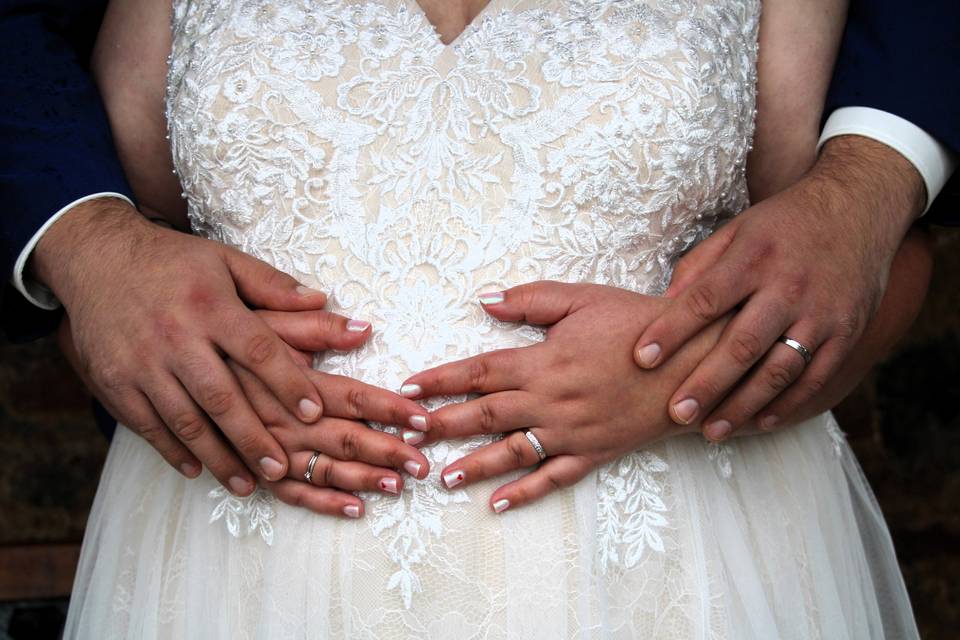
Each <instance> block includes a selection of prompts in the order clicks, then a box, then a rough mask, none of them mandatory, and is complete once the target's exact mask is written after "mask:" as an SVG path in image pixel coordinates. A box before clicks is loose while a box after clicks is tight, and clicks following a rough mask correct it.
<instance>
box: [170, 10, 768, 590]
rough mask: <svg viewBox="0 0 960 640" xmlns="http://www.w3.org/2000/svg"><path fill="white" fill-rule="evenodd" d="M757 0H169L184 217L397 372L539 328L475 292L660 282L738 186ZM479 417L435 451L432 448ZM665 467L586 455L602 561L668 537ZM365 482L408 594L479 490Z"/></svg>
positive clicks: (367, 374) (228, 501) (731, 204)
mask: <svg viewBox="0 0 960 640" xmlns="http://www.w3.org/2000/svg"><path fill="white" fill-rule="evenodd" d="M758 17H759V2H758V0H738V1H733V2H728V1H721V0H647V1H637V0H554V1H543V2H534V1H524V0H514V1H511V0H491V2H490V3H489V5H488V6H487V7H486V8H485V9H484V10H483V12H482V13H481V14H480V15H479V16H478V17H477V19H476V20H475V21H474V23H473V24H472V25H471V26H469V27H468V28H467V30H466V31H465V32H464V33H463V34H462V35H461V36H459V37H458V38H457V39H456V40H455V41H454V42H453V43H451V44H450V45H449V46H445V45H443V44H442V42H441V41H440V39H439V37H438V35H437V34H436V33H435V31H434V30H433V29H432V28H431V26H430V24H429V23H428V22H427V20H426V19H425V17H424V14H423V12H422V11H421V10H420V9H419V7H418V5H417V4H416V3H415V2H412V1H409V2H391V1H389V0H383V1H381V2H352V1H349V0H314V1H308V0H271V1H266V0H236V1H232V2H224V1H219V2H214V1H212V0H209V1H204V0H177V1H176V2H175V3H174V20H173V35H174V38H173V55H172V57H171V65H170V71H169V87H168V102H167V109H168V113H167V115H168V121H169V130H170V137H171V143H172V148H173V157H174V162H175V166H176V169H177V172H178V173H179V176H180V179H181V181H182V184H183V188H184V197H186V199H187V201H188V205H189V215H190V220H191V222H192V224H193V225H194V228H195V230H196V231H197V232H199V233H202V234H204V235H206V236H209V237H211V238H215V239H217V240H219V241H222V242H224V243H227V244H229V245H232V246H235V247H237V248H239V249H241V250H243V251H245V252H248V253H250V254H252V255H254V256H257V257H259V258H261V259H263V260H266V261H267V262H270V263H272V264H273V265H275V266H277V267H278V268H280V269H282V270H284V271H286V272H288V273H290V274H291V275H293V276H294V277H296V278H297V279H298V280H300V281H301V282H303V283H304V284H307V285H310V286H315V287H318V288H320V289H323V290H325V291H328V292H330V293H331V294H332V295H331V308H332V309H333V310H336V311H339V312H341V313H344V314H345V315H348V316H350V317H354V318H361V319H365V320H369V321H371V322H372V323H373V325H374V329H375V332H374V334H373V337H372V338H371V340H370V342H369V343H368V344H367V345H366V346H364V347H363V348H361V349H358V350H356V351H353V352H350V353H345V354H328V355H325V356H324V357H323V358H322V359H320V360H319V361H318V362H317V366H319V367H322V368H324V369H326V370H330V371H336V372H340V373H345V374H347V375H351V376H354V377H356V378H359V379H362V380H364V381H366V382H370V383H372V384H378V385H382V386H385V387H388V388H396V387H397V386H398V384H399V383H400V382H401V381H402V380H403V379H404V378H405V377H407V376H408V375H410V374H411V373H413V372H416V371H418V370H422V369H423V368H425V367H428V366H431V365H434V364H438V363H440V362H442V361H449V360H452V359H458V358H462V357H465V356H469V355H474V354H476V353H480V352H482V351H486V350H490V349H494V348H501V347H505V346H516V345H525V344H530V343H531V342H533V341H535V340H538V339H540V336H541V334H540V332H539V331H537V330H535V329H531V328H528V327H516V326H508V325H504V324H500V323H496V322H494V321H492V320H491V319H489V317H488V316H486V315H485V314H484V313H483V312H482V310H481V309H480V308H479V306H478V305H477V304H476V302H475V301H476V299H477V296H478V293H479V292H481V291H483V290H485V289H492V288H496V289H501V288H504V287H507V286H511V285H515V284H519V283H522V282H526V281H531V280H537V279H551V280H562V281H569V282H595V283H603V284H610V285H615V286H619V287H624V288H628V289H632V290H636V291H641V292H645V293H657V292H660V291H662V290H663V289H664V288H665V287H666V285H667V283H668V280H669V277H670V273H671V268H672V265H673V264H674V262H675V260H676V259H677V258H678V257H679V256H680V255H681V253H682V252H683V251H685V250H686V249H688V248H689V247H691V246H692V245H693V244H694V243H696V242H697V241H699V240H701V239H702V238H704V237H705V236H706V235H708V234H709V233H710V232H711V231H712V230H713V229H714V227H715V225H716V224H717V223H718V221H719V220H721V219H723V218H725V217H729V216H732V215H734V214H736V213H737V212H738V211H740V210H741V209H743V208H744V207H745V206H746V204H747V192H746V182H745V175H744V170H745V160H746V155H747V152H748V149H749V146H750V140H751V135H752V127H753V116H754V102H755V101H754V84H755V67H756V59H755V58H756V31H757V23H758ZM486 441H487V440H485V439H483V438H478V439H475V440H473V441H471V442H467V443H441V444H438V445H435V446H433V447H430V448H427V449H426V450H425V454H426V455H427V456H428V458H429V459H430V460H431V465H432V467H433V469H434V471H435V472H436V471H438V470H439V469H440V468H442V467H443V466H444V465H445V464H448V463H450V462H452V461H453V460H455V459H457V458H458V457H460V456H462V455H463V453H464V452H465V451H466V450H468V449H470V448H472V447H475V446H478V445H479V444H481V443H483V442H486ZM711 451H712V453H711V455H713V457H715V458H717V459H718V460H720V462H721V463H725V464H729V462H725V459H724V456H723V455H722V452H720V451H719V450H718V449H716V448H714V449H713V450H711ZM667 469H668V462H667V461H666V460H665V459H664V457H663V455H662V454H661V453H658V452H657V450H655V449H654V450H650V451H645V452H638V453H636V454H633V455H631V456H627V457H626V458H624V459H623V460H621V461H619V462H617V463H615V464H612V465H610V466H609V467H607V468H606V469H603V470H601V471H600V473H599V475H598V477H597V478H594V479H592V482H594V483H595V484H596V489H595V491H596V498H595V501H596V504H597V513H596V518H597V536H598V540H599V543H598V549H599V551H598V554H599V555H598V558H599V560H598V562H599V565H600V566H602V567H608V566H611V565H617V566H620V567H632V566H636V564H637V563H638V562H639V560H640V558H641V557H642V556H643V554H644V553H647V552H650V550H653V551H661V552H662V551H663V540H662V539H661V537H660V535H659V533H658V532H659V531H660V530H661V529H662V528H663V527H665V526H666V525H667V519H666V516H665V515H664V512H666V511H667V506H665V499H666V498H665V497H664V495H662V494H663V489H662V487H661V484H660V483H659V481H658V477H659V476H661V475H662V474H664V473H665V472H666V471H667ZM434 475H435V474H434ZM211 496H212V498H213V502H212V503H211V509H213V516H212V520H214V521H222V522H226V523H227V527H228V529H229V530H230V531H231V532H232V533H233V534H234V535H243V534H245V533H253V532H255V533H256V534H257V536H259V537H260V538H261V539H262V540H263V541H265V542H266V543H271V542H273V540H274V537H275V535H280V534H279V533H277V532H276V531H275V528H274V527H273V525H272V522H273V521H274V520H275V513H274V510H275V508H276V507H279V506H280V505H275V504H274V503H272V501H271V500H270V499H269V496H268V495H266V494H264V493H262V492H258V493H257V494H255V496H254V497H252V498H250V499H247V500H239V499H236V498H232V497H230V496H229V495H228V494H226V493H225V492H223V491H222V490H220V491H218V490H214V491H213V492H212V493H211ZM366 498H367V500H368V517H367V518H366V520H365V524H364V526H367V527H369V534H370V536H371V539H372V540H373V541H374V542H371V544H376V541H379V544H380V547H379V553H381V554H384V555H385V556H387V557H388V558H389V560H390V562H392V563H393V565H394V567H395V569H394V571H392V572H391V574H390V575H389V577H388V580H387V584H386V585H384V586H385V587H386V588H387V589H388V590H392V591H395V592H397V593H399V594H400V595H401V597H402V599H403V602H404V603H405V606H407V607H409V606H410V603H411V600H412V598H413V596H414V594H415V593H416V592H417V591H419V589H420V584H421V582H420V577H421V571H422V570H424V569H425V568H426V567H428V566H432V567H434V568H435V567H436V565H437V564H438V560H437V558H438V557H440V556H442V554H443V553H444V550H445V549H448V547H447V546H446V544H445V536H446V532H447V529H448V528H449V525H448V524H447V520H446V518H447V517H448V514H450V513H452V512H453V513H455V512H457V510H458V509H460V510H461V511H462V510H465V509H467V508H468V506H469V505H470V504H472V498H471V494H470V493H469V492H466V491H447V490H445V489H443V488H441V487H440V485H439V482H438V479H437V478H436V477H433V476H432V477H431V478H429V479H428V480H427V481H425V482H420V483H413V482H411V483H407V487H406V489H405V491H404V494H403V495H402V496H401V497H400V498H385V497H380V496H367V497H366ZM475 509H476V510H478V511H481V510H485V509H486V507H485V505H484V504H482V501H481V504H478V505H476V507H475ZM484 517H486V515H484ZM441 543H443V544H441ZM358 544H359V543H358Z"/></svg>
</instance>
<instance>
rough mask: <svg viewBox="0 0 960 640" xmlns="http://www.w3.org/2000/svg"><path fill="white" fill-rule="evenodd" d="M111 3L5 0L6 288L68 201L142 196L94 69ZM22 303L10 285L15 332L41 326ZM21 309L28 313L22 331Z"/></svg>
mask: <svg viewBox="0 0 960 640" xmlns="http://www.w3.org/2000/svg"><path fill="white" fill-rule="evenodd" d="M104 6H105V2H102V1H99V2H92V1H89V0H86V1H84V0H60V1H54V0H47V1H37V0H31V1H26V0H2V1H0V42H3V54H2V55H0V141H2V144H0V202H2V203H3V204H2V211H0V274H2V275H0V282H6V281H8V280H9V278H10V276H11V275H12V273H13V265H14V262H15V261H16V259H17V256H18V255H19V254H20V252H21V251H22V250H23V247H24V246H25V245H26V244H27V242H28V241H29V239H30V238H31V237H32V236H33V234H34V233H36V231H37V230H38V229H39V228H40V227H41V226H43V224H44V223H45V222H46V221H47V220H48V219H49V218H50V216H52V215H53V214H54V213H56V212H57V211H58V210H60V209H61V208H63V207H64V206H65V205H67V204H69V203H70V202H72V201H74V200H76V199H77V198H81V197H83V196H85V195H89V194H91V193H98V192H101V191H113V192H118V193H122V194H124V195H127V196H128V197H132V192H131V190H130V187H129V185H128V183H127V180H126V177H125V176H124V173H123V169H122V168H121V166H120V162H119V160H118V159H117V155H116V151H115V150H114V146H113V139H112V136H111V133H110V126H109V124H108V122H107V118H106V114H105V113H104V110H103V105H102V103H101V100H100V96H99V94H98V92H97V90H96V87H95V86H94V84H93V80H92V78H91V77H90V74H89V72H88V69H87V61H88V60H89V56H90V50H91V48H92V45H93V42H94V40H95V38H96V34H97V30H98V28H99V24H100V21H101V19H102V16H103V10H104ZM13 297H17V298H21V299H22V297H21V296H19V294H18V293H17V292H16V291H15V290H14V289H13V288H12V287H9V286H7V287H6V288H5V290H4V294H3V303H2V311H0V315H2V319H3V321H4V325H5V327H6V328H7V329H8V332H10V333H14V334H17V333H19V332H20V330H21V329H20V327H22V326H24V325H26V326H33V327H34V328H36V327H37V326H39V325H37V324H35V323H34V322H33V318H24V317H23V316H24V314H26V315H27V316H30V315H33V314H32V313H31V311H30V310H29V309H27V308H24V307H22V306H21V305H20V300H18V301H16V302H15V303H11V302H10V299H11V298H13ZM11 304H13V306H15V307H17V311H16V315H17V316H18V317H17V318H16V324H17V327H14V328H13V329H11V327H12V325H11V323H10V322H9V320H10V318H9V316H11V315H12V314H13V309H12V308H11ZM37 313H39V310H38V312H37ZM37 317H40V316H39V315H38V316H37ZM43 324H45V322H43V321H40V325H43Z"/></svg>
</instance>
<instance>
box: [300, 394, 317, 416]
mask: <svg viewBox="0 0 960 640" xmlns="http://www.w3.org/2000/svg"><path fill="white" fill-rule="evenodd" d="M297 408H298V409H300V415H301V416H303V417H304V418H305V419H307V420H314V419H315V418H316V417H317V416H319V415H320V405H318V404H317V403H316V402H314V401H313V400H311V399H310V398H303V399H302V400H300V403H299V404H298V405H297Z"/></svg>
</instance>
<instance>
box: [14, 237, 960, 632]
mask: <svg viewBox="0 0 960 640" xmlns="http://www.w3.org/2000/svg"><path fill="white" fill-rule="evenodd" d="M936 236H937V255H936V266H935V272H934V278H933V282H932V285H931V290H930V294H929V296H928V298H927V301H926V304H925V306H924V309H923V312H922V313H921V315H920V317H919V319H918V320H917V322H916V324H915V326H914V328H913V330H912V331H911V332H910V334H909V335H908V336H907V338H906V339H905V340H904V342H903V343H902V344H901V345H900V347H899V348H898V349H897V351H896V352H895V353H894V354H893V355H892V356H891V357H890V358H888V359H887V360H886V361H885V362H884V363H883V364H881V365H880V366H878V367H877V368H876V369H875V371H874V372H873V373H872V374H871V376H870V377H869V378H868V379H867V380H866V381H864V383H863V384H862V385H861V386H860V388H859V389H857V391H856V392H854V393H853V394H852V395H851V396H850V397H849V398H848V399H847V400H846V401H845V402H844V403H843V404H842V405H841V406H840V407H838V408H837V410H836V414H837V418H838V419H839V421H840V424H841V425H842V426H843V428H844V430H845V431H846V432H847V433H848V437H849V439H850V442H851V444H852V445H853V448H854V449H855V450H856V452H857V455H858V456H859V458H860V462H861V464H862V465H863V468H864V471H865V472H866V474H867V476H868V477H869V479H870V482H871V483H872V485H873V488H874V491H875V492H876V494H877V498H878V499H879V501H880V504H881V506H882V507H883V510H884V513H885V514H886V517H887V521H888V522H889V524H890V529H891V531H892V533H893V538H894V542H895V543H896V546H897V551H898V554H899V558H900V564H901V567H902V568H903V573H904V576H905V578H906V581H907V587H908V589H909V590H910V595H911V599H912V601H913V607H914V610H915V612H916V615H917V620H918V623H919V625H920V632H921V635H922V637H924V638H926V639H928V640H939V639H944V640H948V639H949V640H952V639H953V638H956V637H958V636H957V629H960V406H958V403H960V230H952V231H948V230H937V231H936ZM0 340H2V339H0ZM106 450H107V442H106V441H105V439H104V438H103V436H102V435H101V434H100V432H99V431H98V430H97V428H96V426H95V425H94V423H93V419H92V415H91V412H90V399H89V397H88V396H87V394H86V392H85V391H84V389H83V387H82V385H81V384H80V383H79V382H78V381H77V379H76V378H75V377H74V376H73V375H72V372H71V371H70V369H69V367H68V366H67V364H66V363H65V362H64V360H63V358H62V357H61V356H60V354H59V351H58V350H57V347H56V345H55V343H54V341H53V340H52V339H47V340H42V341H39V342H35V343H31V344H26V345H12V344H9V343H6V342H0V461H2V463H0V640H8V639H13V640H45V639H46V638H56V637H57V634H58V631H59V628H60V625H61V623H62V621H63V617H64V614H65V612H66V603H67V600H66V594H68V593H69V590H70V584H71V579H72V575H73V567H74V564H75V562H76V557H77V552H78V551H79V544H80V541H81V539H82V537H83V528H84V523H85V521H86V518H87V512H88V510H89V508H90V504H91V502H92V501H93V496H94V492H95V490H96V485H97V479H98V477H99V475H100V467H101V464H102V463H103V459H104V456H105V454H106Z"/></svg>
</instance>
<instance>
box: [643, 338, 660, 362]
mask: <svg viewBox="0 0 960 640" xmlns="http://www.w3.org/2000/svg"><path fill="white" fill-rule="evenodd" d="M659 357H660V345H658V344H657V343H656V342H651V343H650V344H648V345H647V346H645V347H643V348H642V349H640V364H642V365H643V366H645V367H652V366H653V365H654V364H655V363H656V362H657V358H659Z"/></svg>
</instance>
